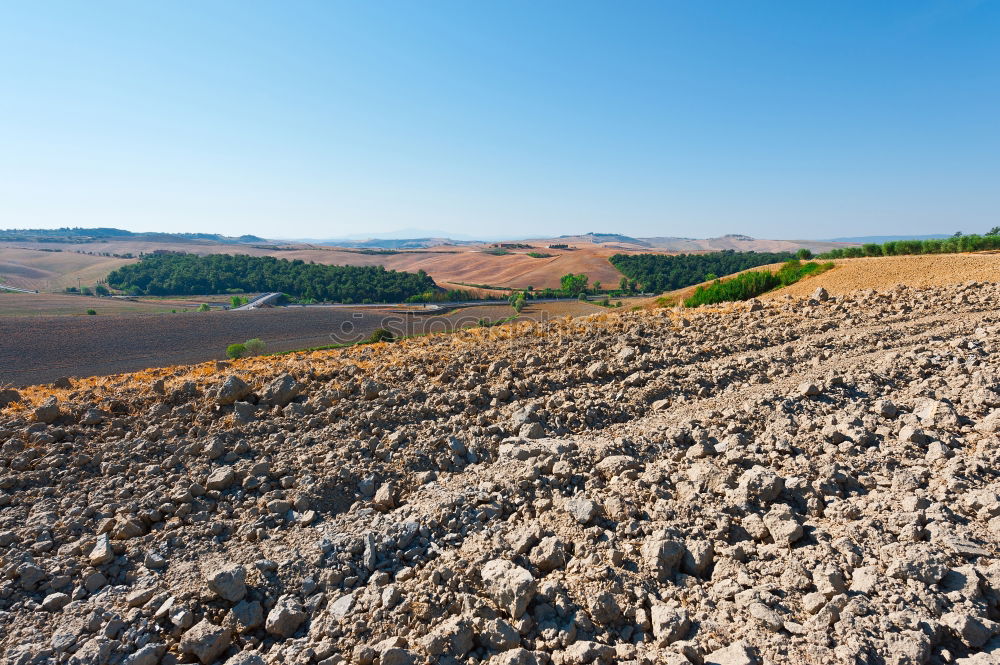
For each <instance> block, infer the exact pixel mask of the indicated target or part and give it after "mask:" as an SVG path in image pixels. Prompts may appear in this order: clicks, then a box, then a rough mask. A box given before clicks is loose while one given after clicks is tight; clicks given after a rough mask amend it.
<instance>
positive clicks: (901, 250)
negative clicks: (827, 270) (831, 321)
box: [820, 227, 1000, 259]
mask: <svg viewBox="0 0 1000 665" xmlns="http://www.w3.org/2000/svg"><path fill="white" fill-rule="evenodd" d="M995 249H1000V227H994V228H992V229H990V231H989V232H987V233H986V234H985V235H975V234H972V235H962V234H961V233H956V234H955V235H953V236H952V237H950V238H928V239H926V240H890V241H889V242H884V243H882V244H877V243H868V244H865V245H862V246H861V247H843V248H837V249H832V250H830V251H829V252H826V253H825V254H820V258H823V259H856V258H861V257H862V256H906V255H909V254H957V253H959V252H981V251H984V250H995Z"/></svg>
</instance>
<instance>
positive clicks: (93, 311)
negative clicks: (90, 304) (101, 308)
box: [87, 309, 97, 316]
mask: <svg viewBox="0 0 1000 665" xmlns="http://www.w3.org/2000/svg"><path fill="white" fill-rule="evenodd" d="M87 315H88V316H97V311H96V310H93V309H88V310H87Z"/></svg>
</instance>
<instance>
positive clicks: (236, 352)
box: [226, 344, 247, 360]
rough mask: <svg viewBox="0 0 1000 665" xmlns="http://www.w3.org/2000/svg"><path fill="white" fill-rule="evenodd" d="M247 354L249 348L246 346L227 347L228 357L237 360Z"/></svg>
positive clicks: (231, 345)
mask: <svg viewBox="0 0 1000 665" xmlns="http://www.w3.org/2000/svg"><path fill="white" fill-rule="evenodd" d="M246 354H247V347H246V345H244V344H230V345H229V346H227V347H226V357H227V358H232V359H233V360H236V359H237V358H242V357H243V356H245V355H246Z"/></svg>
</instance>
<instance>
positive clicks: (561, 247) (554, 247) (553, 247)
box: [549, 243, 569, 249]
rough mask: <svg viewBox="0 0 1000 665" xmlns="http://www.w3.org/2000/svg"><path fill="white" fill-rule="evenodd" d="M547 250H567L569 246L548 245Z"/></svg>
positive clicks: (560, 244)
mask: <svg viewBox="0 0 1000 665" xmlns="http://www.w3.org/2000/svg"><path fill="white" fill-rule="evenodd" d="M549 249H569V245H565V244H563V243H556V244H555V245H549Z"/></svg>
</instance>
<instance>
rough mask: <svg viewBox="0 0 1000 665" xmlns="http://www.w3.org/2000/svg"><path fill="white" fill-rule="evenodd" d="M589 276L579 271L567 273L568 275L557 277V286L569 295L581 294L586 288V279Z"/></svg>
mask: <svg viewBox="0 0 1000 665" xmlns="http://www.w3.org/2000/svg"><path fill="white" fill-rule="evenodd" d="M588 280H589V278H588V277H587V276H586V275H584V274H583V273H580V274H579V275H574V274H573V273H569V274H568V275H563V276H562V277H560V278H559V286H560V287H562V290H563V291H564V292H566V293H567V294H568V295H570V296H574V297H575V296H579V295H582V294H583V293H584V292H585V291H586V290H587V281H588Z"/></svg>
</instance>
